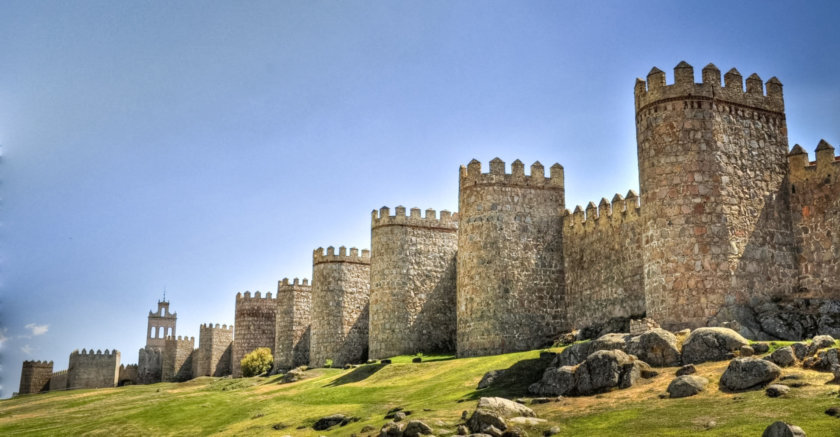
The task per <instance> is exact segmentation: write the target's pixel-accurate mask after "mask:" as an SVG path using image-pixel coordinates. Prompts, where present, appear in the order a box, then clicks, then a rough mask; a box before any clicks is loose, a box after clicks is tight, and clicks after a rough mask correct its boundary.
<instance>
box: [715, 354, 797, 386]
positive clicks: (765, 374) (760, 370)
mask: <svg viewBox="0 0 840 437" xmlns="http://www.w3.org/2000/svg"><path fill="white" fill-rule="evenodd" d="M781 374H782V369H781V368H779V366H777V365H775V364H773V363H771V362H769V361H766V360H761V359H758V358H752V357H750V358H736V359H734V360H732V361H730V362H729V366H728V367H727V368H726V371H725V372H723V375H722V376H721V377H720V385H721V387H724V388H726V389H729V390H747V389H752V388H755V387H757V386H760V385H763V384H766V383H768V382H770V381H773V380H774V379H776V378H778V377H779V375H781Z"/></svg>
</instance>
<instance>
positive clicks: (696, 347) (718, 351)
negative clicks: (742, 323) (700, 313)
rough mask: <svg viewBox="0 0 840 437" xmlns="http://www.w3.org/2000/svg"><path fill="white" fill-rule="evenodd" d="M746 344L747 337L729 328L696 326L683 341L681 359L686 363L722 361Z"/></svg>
mask: <svg viewBox="0 0 840 437" xmlns="http://www.w3.org/2000/svg"><path fill="white" fill-rule="evenodd" d="M746 344H749V342H748V341H747V339H745V338H744V337H741V335H740V334H738V333H737V332H735V331H733V330H731V329H727V328H698V329H695V330H694V331H692V332H691V334H689V336H688V338H687V339H686V341H685V343H683V348H682V360H683V362H684V363H686V364H697V363H703V362H706V361H723V360H726V359H729V358H731V356H732V352H734V351H737V350H740V349H741V346H744V345H746Z"/></svg>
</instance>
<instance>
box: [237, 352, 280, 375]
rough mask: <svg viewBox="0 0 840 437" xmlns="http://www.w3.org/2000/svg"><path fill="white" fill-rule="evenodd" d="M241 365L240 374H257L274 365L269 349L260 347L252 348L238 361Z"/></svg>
mask: <svg viewBox="0 0 840 437" xmlns="http://www.w3.org/2000/svg"><path fill="white" fill-rule="evenodd" d="M240 364H241V365H242V376H245V377H249V376H257V375H262V374H263V373H267V372H268V371H269V370H271V367H272V366H274V358H273V357H272V356H271V349H269V348H267V347H261V348H257V349H254V350H253V351H251V353H249V354H248V355H245V358H242V361H240Z"/></svg>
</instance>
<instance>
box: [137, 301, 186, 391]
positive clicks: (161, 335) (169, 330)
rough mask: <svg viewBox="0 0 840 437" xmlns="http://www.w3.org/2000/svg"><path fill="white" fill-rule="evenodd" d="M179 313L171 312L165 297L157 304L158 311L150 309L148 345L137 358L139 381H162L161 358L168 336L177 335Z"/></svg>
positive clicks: (147, 330) (145, 382)
mask: <svg viewBox="0 0 840 437" xmlns="http://www.w3.org/2000/svg"><path fill="white" fill-rule="evenodd" d="M177 321H178V313H170V312H169V302H167V301H166V299H165V298H164V299H163V300H159V301H158V304H157V312H152V311H149V321H148V324H147V327H146V346H145V347H144V348H142V349H140V351H139V353H138V358H137V373H138V376H137V377H138V381H139V382H140V383H142V384H152V383H155V382H160V381H161V358H162V356H163V348H164V346H165V345H166V337H168V336H174V335H175V324H176V322H177Z"/></svg>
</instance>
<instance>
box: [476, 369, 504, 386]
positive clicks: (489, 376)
mask: <svg viewBox="0 0 840 437" xmlns="http://www.w3.org/2000/svg"><path fill="white" fill-rule="evenodd" d="M504 373H505V371H504V369H501V370H491V371H489V372H487V373H485V374H484V376H482V377H481V381H478V387H477V388H478V389H482V388H487V387H490V386H491V385H493V382H495V381H496V378H498V377H500V376H502V375H504Z"/></svg>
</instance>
